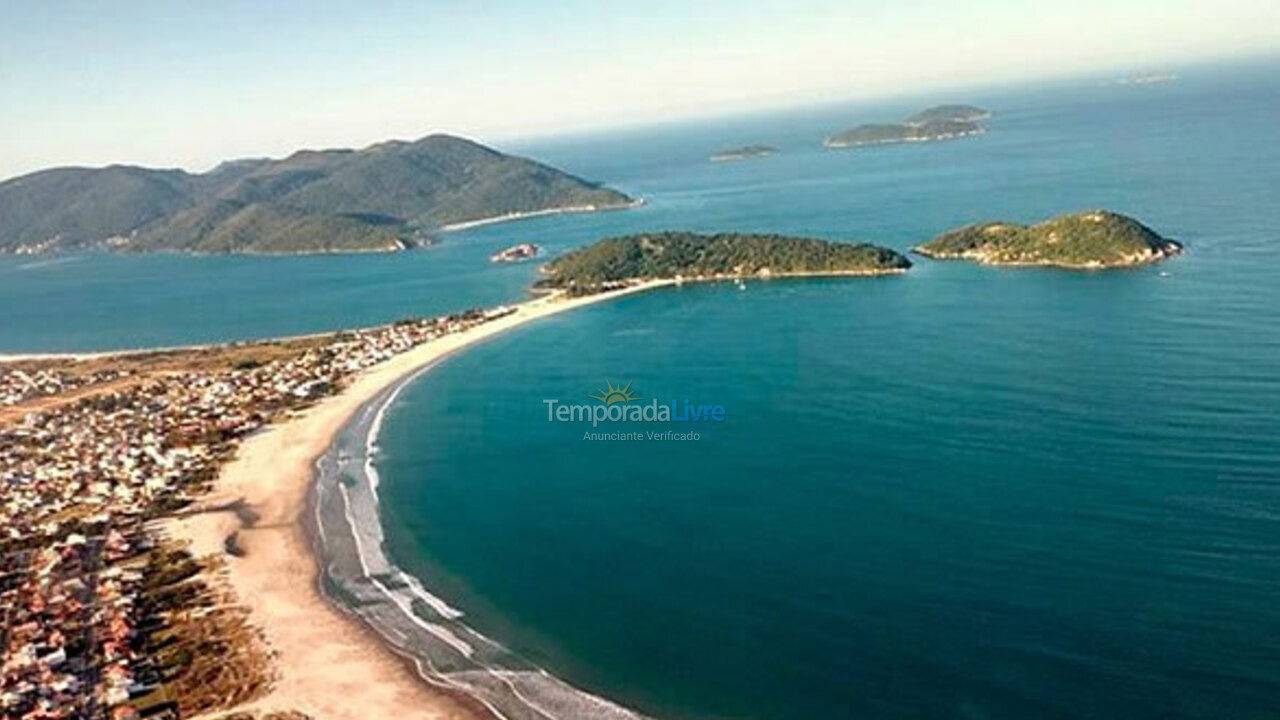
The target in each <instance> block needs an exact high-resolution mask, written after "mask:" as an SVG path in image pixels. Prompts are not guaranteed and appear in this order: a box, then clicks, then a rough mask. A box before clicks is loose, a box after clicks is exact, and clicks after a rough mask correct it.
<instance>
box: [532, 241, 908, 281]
mask: <svg viewBox="0 0 1280 720" xmlns="http://www.w3.org/2000/svg"><path fill="white" fill-rule="evenodd" d="M909 267H911V262H910V261H909V260H907V259H906V258H905V257H903V256H902V255H901V254H899V253H897V252H895V251H893V250H890V249H888V248H882V247H877V246H875V245H867V244H863V243H859V244H851V243H839V242H829V241H827V240H818V239H815V238H805V237H791V236H786V235H762V234H740V233H720V234H716V235H700V234H697V233H691V232H663V233H649V234H642V235H626V236H623V237H616V238H609V239H607V240H601V241H600V242H598V243H595V244H594V245H591V246H589V247H586V248H582V249H581V250H575V251H573V252H570V253H567V254H566V255H564V256H562V257H559V258H557V259H556V260H554V261H552V262H550V263H548V264H547V265H546V266H545V267H544V268H543V270H544V272H545V273H546V275H547V277H546V278H545V279H543V280H542V281H540V282H539V286H540V287H542V288H548V289H563V290H566V291H568V292H570V293H571V294H585V293H592V292H599V291H601V290H608V289H610V288H613V287H618V286H620V285H623V284H626V283H628V282H632V281H636V280H652V279H667V278H677V277H679V278H687V279H701V278H715V277H745V276H767V275H787V274H806V273H813V274H822V273H826V274H867V275H873V274H882V273H890V272H901V271H903V270H906V269H907V268H909Z"/></svg>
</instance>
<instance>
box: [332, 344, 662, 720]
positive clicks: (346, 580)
mask: <svg viewBox="0 0 1280 720" xmlns="http://www.w3.org/2000/svg"><path fill="white" fill-rule="evenodd" d="M431 367H432V366H431V365H428V366H427V367H425V368H423V369H422V370H419V371H418V372H417V373H416V374H414V375H412V376H411V377H409V378H407V379H406V380H404V381H402V382H400V383H398V384H396V385H395V386H394V387H392V388H390V389H388V390H387V391H385V392H383V393H381V394H380V395H378V396H377V397H375V398H374V399H373V400H371V401H370V402H368V403H367V404H366V405H365V406H364V407H362V408H361V410H360V412H358V413H356V415H355V416H354V417H353V419H352V420H351V421H350V422H349V423H348V424H347V426H346V427H345V428H344V429H343V430H342V432H340V433H339V434H338V436H337V437H336V438H335V440H334V442H333V443H332V444H331V445H330V447H329V450H328V451H327V452H326V453H325V454H324V455H322V456H321V457H320V458H319V459H318V460H317V461H316V481H315V484H314V487H313V488H312V497H311V503H312V510H313V512H314V515H313V517H312V518H310V524H311V525H312V527H311V535H312V541H313V543H314V545H315V550H316V552H317V553H318V556H319V557H320V558H321V560H322V561H323V566H324V570H323V573H322V575H321V582H322V587H323V589H324V592H325V594H326V595H327V596H328V597H329V598H330V599H331V600H332V601H333V602H335V603H336V604H338V605H339V606H340V607H341V608H342V609H344V610H346V611H348V612H350V613H352V614H354V615H356V616H358V617H359V618H360V619H361V620H363V621H364V622H365V623H366V624H367V625H369V626H370V627H371V628H373V630H375V631H376V632H377V633H378V634H379V635H380V636H381V637H382V638H383V639H384V640H385V641H386V643H387V644H388V645H389V646H390V647H391V648H392V649H393V650H394V651H395V652H397V653H399V654H401V655H402V656H405V657H407V658H410V659H411V660H412V661H413V662H414V664H415V665H416V667H417V668H418V672H419V674H420V675H421V676H422V678H423V679H424V680H425V681H427V682H428V683H431V684H432V685H435V686H437V687H440V688H443V689H447V690H450V691H455V692H461V693H464V694H466V695H468V696H470V697H472V698H474V699H475V700H476V701H478V702H480V703H481V704H483V705H484V706H485V707H486V708H488V709H489V710H490V711H491V712H492V713H493V714H494V715H495V716H496V717H498V718H502V719H504V720H578V719H580V718H581V719H586V718H591V719H592V720H641V719H642V718H644V717H645V716H643V715H640V714H638V713H636V712H634V711H632V710H629V709H627V708H624V707H621V706H619V705H617V704H615V703H612V702H610V701H608V700H606V699H604V698H601V697H598V696H596V695H592V694H590V693H588V692H585V691H583V690H579V689H578V688H575V687H573V686H572V685H570V684H568V683H566V682H565V681H563V680H561V679H560V678H557V677H555V676H554V675H552V674H550V673H548V672H547V671H546V670H544V669H542V668H540V667H538V666H536V665H534V664H533V663H531V662H529V661H528V660H526V659H525V658H523V657H521V656H519V655H518V654H517V653H515V652H513V651H511V650H509V649H507V648H506V647H504V646H503V645H502V644H501V643H499V642H497V641H495V640H493V639H490V638H488V637H486V636H484V635H482V634H481V633H479V632H477V631H476V630H474V629H472V628H471V627H469V626H468V625H467V624H466V623H465V622H464V621H463V618H464V614H463V612H462V611H461V610H458V609H457V608H455V607H453V606H451V605H449V604H448V603H447V602H446V601H445V600H444V599H442V598H440V597H438V596H437V595H434V594H433V593H431V591H430V590H428V589H427V588H426V587H425V586H424V585H423V584H422V582H421V581H420V580H419V579H418V578H416V577H414V576H413V575H410V574H409V573H406V572H404V571H403V570H402V569H400V568H399V567H398V566H396V565H395V564H394V563H393V562H392V561H391V560H390V558H388V557H387V555H386V552H385V549H384V548H385V537H384V535H383V532H382V522H381V519H380V517H379V495H378V485H379V476H378V471H377V468H376V466H375V462H374V461H375V457H376V454H377V439H378V433H379V431H380V430H381V428H382V421H383V418H384V416H385V415H386V412H387V409H388V408H389V407H390V406H391V405H392V404H394V402H395V400H396V398H397V397H398V396H399V394H400V391H401V390H402V389H403V388H404V387H405V386H406V385H408V384H409V383H410V382H412V381H413V380H414V379H415V378H416V377H418V376H419V375H421V374H422V373H424V372H426V371H428V370H430V369H431Z"/></svg>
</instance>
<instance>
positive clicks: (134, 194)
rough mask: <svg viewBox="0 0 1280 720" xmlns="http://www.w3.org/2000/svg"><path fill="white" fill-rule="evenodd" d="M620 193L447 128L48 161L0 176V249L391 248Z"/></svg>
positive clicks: (601, 205)
mask: <svg viewBox="0 0 1280 720" xmlns="http://www.w3.org/2000/svg"><path fill="white" fill-rule="evenodd" d="M631 202H632V201H631V198H629V197H627V196H626V195H623V194H622V193H619V192H616V191H614V190H610V189H608V188H604V187H600V186H599V185H596V184H593V183H589V182H586V181H584V180H582V179H580V178H577V177H574V176H572V175H568V174H566V173H563V172H560V171H559V170H556V169H554V168H551V167H548V166H546V165H542V164H540V163H537V162H534V161H532V160H527V159H524V158H518V157H512V156H510V155H504V154H502V153H500V152H497V151H495V150H492V149H490V148H487V147H484V146H483V145H479V144H477V143H474V142H471V141H469V140H464V139H462V138H457V137H452V136H449V135H431V136H428V137H425V138H423V139H421V140H418V141H415V142H400V141H393V142H385V143H381V144H378V145H373V146H371V147H368V148H365V149H363V150H323V151H313V150H304V151H300V152H297V153H294V154H293V155H290V156H289V157H287V158H284V159H282V160H266V159H254V160H240V161H235V162H229V163H223V164H222V165H219V166H218V167H217V168H215V169H214V170H211V171H209V172H207V173H204V174H201V175H193V174H190V173H186V172H183V171H181V170H151V169H147V168H139V167H124V166H112V167H107V168H100V169H89V168H59V169H54V170H46V171H42V172H37V173H32V174H30V175H24V176H22V177H18V178H13V179H11V180H8V181H5V182H3V183H0V252H47V251H53V250H62V249H81V248H87V247H107V248H112V249H118V250H131V251H145V250H188V251H193V252H213V253H224V252H334V251H339V252H340V251H355V250H395V249H399V248H402V247H407V246H412V245H417V244H421V243H423V242H425V241H426V238H427V234H428V233H430V232H431V231H432V230H435V229H438V228H440V227H443V226H446V225H450V224H455V223H463V222H469V221H474V220H481V219H486V218H493V217H498V216H503V215H509V214H516V213H527V212H538V211H546V210H554V209H578V210H585V209H606V208H617V207H626V206H628V205H629V204H630V203H631Z"/></svg>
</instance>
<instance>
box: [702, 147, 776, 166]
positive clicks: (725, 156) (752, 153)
mask: <svg viewBox="0 0 1280 720" xmlns="http://www.w3.org/2000/svg"><path fill="white" fill-rule="evenodd" d="M776 152H778V148H776V147H774V146H772V145H743V146H742V147H735V148H727V149H725V150H721V151H719V152H717V153H714V154H712V155H711V162H733V161H735V160H749V159H751V158H759V157H766V156H769V155H773V154H774V153H776Z"/></svg>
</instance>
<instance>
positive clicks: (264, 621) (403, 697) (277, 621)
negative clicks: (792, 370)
mask: <svg viewBox="0 0 1280 720" xmlns="http://www.w3.org/2000/svg"><path fill="white" fill-rule="evenodd" d="M671 284H674V283H673V282H672V281H667V280H659V281H651V282H646V283H639V284H636V285H633V286H630V287H627V288H622V289H619V290H615V291H611V292H607V293H600V294H598V295H591V296H586V297H580V298H563V297H558V296H552V297H543V298H539V299H536V300H531V301H528V302H525V303H522V304H520V305H518V306H517V310H516V312H515V313H512V314H511V315H508V316H505V317H501V318H498V319H496V320H493V321H490V322H487V323H484V324H481V325H477V326H475V327H473V328H471V329H469V330H466V331H464V332H460V333H457V334H454V335H448V336H445V337H442V338H439V339H437V340H435V341H432V342H429V343H425V344H423V345H420V346H418V347H416V348H414V349H412V350H409V351H407V352H404V353H402V354H400V355H398V356H396V357H393V358H391V359H389V360H387V361H386V362H384V363H382V364H380V365H377V366H374V367H372V368H370V369H369V370H367V371H365V372H364V373H362V374H360V375H359V376H357V377H356V378H355V379H354V380H353V381H352V382H351V383H350V385H348V386H347V387H346V388H345V389H343V391H342V392H340V393H339V394H337V395H334V396H330V397H328V398H326V399H324V400H322V401H321V402H319V403H317V404H316V405H314V406H312V407H310V408H308V409H306V410H305V411H303V412H301V413H299V414H298V415H297V416H295V417H293V418H291V419H289V420H287V421H285V422H282V423H280V424H278V425H274V426H271V427H269V428H267V429H266V430H264V431H263V432H260V433H258V434H256V435H254V436H252V437H250V438H248V439H246V440H245V441H244V442H243V443H242V444H241V446H240V448H239V452H238V453H237V455H236V457H235V459H233V460H232V461H231V462H229V463H228V464H227V465H225V466H224V467H223V468H222V471H221V472H220V473H219V475H218V478H217V480H216V481H215V483H214V488H213V491H212V493H211V495H210V496H209V497H208V498H206V500H207V502H206V504H207V505H210V506H213V505H215V504H216V503H217V502H218V501H219V500H230V499H242V500H243V501H244V504H245V505H247V506H248V507H249V508H251V509H252V511H253V512H252V515H253V516H254V517H253V519H252V520H251V521H250V522H244V521H243V520H242V518H241V517H239V516H237V515H236V514H235V513H231V512H208V513H203V514H193V515H189V516H185V517H181V518H173V519H171V520H168V521H166V529H167V530H168V532H169V533H170V534H171V535H172V536H173V537H175V538H178V539H182V540H186V541H188V542H189V543H190V546H191V550H192V552H193V553H194V554H196V555H219V556H223V557H225V558H226V568H227V570H226V578H227V580H228V582H229V584H230V585H231V588H232V589H233V591H234V592H235V595H236V598H237V600H238V602H240V603H242V604H243V605H244V606H246V607H247V608H248V610H249V612H250V620H251V622H252V624H253V625H255V626H256V627H258V628H260V629H261V630H262V632H263V634H264V635H265V637H266V640H267V643H268V645H269V646H270V647H271V649H272V651H273V653H274V655H275V657H276V672H277V680H276V682H275V684H274V687H273V688H272V690H271V692H269V693H268V694H267V695H266V696H264V697H262V698H260V699H258V700H257V701H254V702H253V703H250V704H248V705H245V706H242V707H241V708H239V709H244V710H258V711H287V710H297V711H301V712H305V713H307V714H308V715H311V716H313V717H315V718H317V719H318V720H321V719H327V718H338V719H347V718H350V719H351V720H363V719H364V718H368V717H396V718H398V719H399V720H414V719H417V718H422V719H424V720H427V719H432V720H439V719H440V718H456V719H462V718H477V717H485V716H486V715H487V713H485V712H484V711H483V710H482V709H481V708H480V707H478V703H477V702H475V701H471V700H469V699H465V698H461V697H460V696H459V694H458V690H456V689H455V690H448V689H445V688H441V687H440V686H439V684H437V685H436V686H434V687H433V686H432V685H429V684H427V683H426V682H423V677H422V676H421V675H420V674H419V673H417V672H413V670H411V669H410V668H409V667H408V666H407V664H406V662H405V657H404V656H401V655H397V654H396V651H395V649H394V648H393V647H392V646H389V645H388V644H386V643H384V642H381V641H379V640H378V639H377V638H375V637H374V636H373V634H372V630H371V628H370V627H369V626H368V625H366V624H365V623H364V622H363V621H361V620H357V619H356V618H354V617H352V616H351V615H350V614H348V612H347V611H344V609H342V608H341V607H340V606H338V605H336V604H333V603H331V602H330V601H329V599H328V598H327V596H326V593H325V592H322V590H321V587H320V579H321V576H322V575H321V571H322V570H323V571H326V572H327V571H329V570H330V569H331V567H332V562H331V559H330V558H322V557H317V556H316V555H315V554H313V548H312V545H311V538H309V537H308V533H307V529H306V526H305V523H306V518H307V513H308V509H309V502H308V498H309V496H310V495H311V493H312V488H313V486H316V483H315V482H313V480H315V479H316V464H317V462H321V461H322V460H323V457H324V456H325V455H326V453H328V451H329V449H330V448H331V447H332V446H333V445H334V443H335V439H336V438H338V437H339V435H340V434H341V433H342V432H343V430H344V429H346V428H348V427H349V426H350V424H351V423H352V421H353V419H358V418H359V417H360V416H361V415H362V414H364V413H366V412H367V410H368V408H369V407H370V404H371V403H374V402H376V401H377V400H378V399H379V398H380V397H381V398H384V399H385V397H386V396H387V394H388V393H390V392H392V391H394V389H395V388H396V387H398V386H402V385H403V384H404V383H405V382H407V381H408V380H410V379H412V378H413V377H414V376H416V375H417V374H419V373H421V372H423V371H424V370H425V369H426V368H429V367H430V366H431V365H433V364H434V363H435V362H437V361H439V360H440V359H442V358H444V357H446V356H448V355H449V354H452V353H453V352H456V351H458V350H461V349H463V348H465V347H468V346H470V345H472V344H473V343H476V342H479V341H481V340H484V339H486V338H489V337H493V336H495V335H498V334H499V333H502V332H505V331H506V330H510V329H512V328H515V327H518V326H521V325H524V324H526V323H528V322H532V321H534V320H538V319H541V318H543V317H547V316H550V315H554V314H557V313H560V312H564V311H566V310H571V309H575V308H578V307H581V306H584V305H589V304H593V303H597V302H602V301H605V300H610V299H614V298H617V297H621V296H623V295H630V294H634V293H638V292H644V291H647V290H650V289H653V288H656V287H662V286H666V285H671ZM317 507H320V506H319V505H317ZM232 535H235V536H236V543H237V545H238V547H239V548H241V549H242V550H243V552H244V554H243V556H242V557H236V556H229V555H226V554H225V542H226V540H227V538H228V537H230V536H232ZM321 563H323V564H324V567H322V566H321ZM330 590H332V588H330ZM507 680H508V681H510V678H507ZM513 682H514V681H513ZM522 689H523V687H522ZM564 709H565V708H559V707H558V708H557V711H558V714H559V712H562V711H563V710H564ZM597 710H598V708H597ZM591 716H592V717H600V714H599V713H598V712H596V713H593V714H592V715H591ZM528 717H544V715H543V714H537V715H532V714H531V715H529V716H528Z"/></svg>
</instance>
